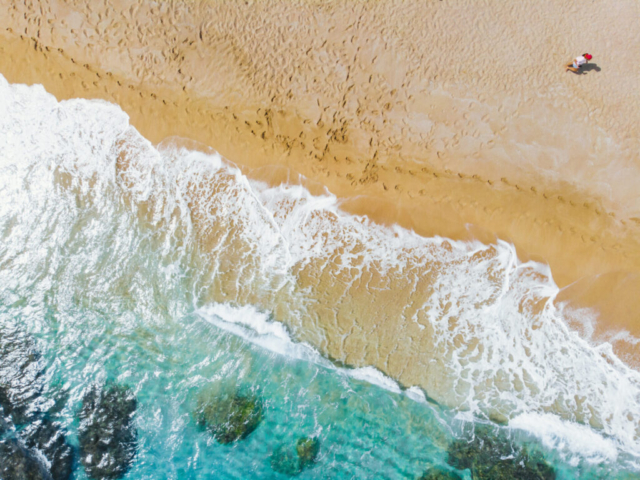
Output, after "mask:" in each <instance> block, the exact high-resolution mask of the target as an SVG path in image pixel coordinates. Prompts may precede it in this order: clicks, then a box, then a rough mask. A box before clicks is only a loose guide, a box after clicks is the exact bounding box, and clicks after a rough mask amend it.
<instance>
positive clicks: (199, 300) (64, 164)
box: [0, 78, 637, 480]
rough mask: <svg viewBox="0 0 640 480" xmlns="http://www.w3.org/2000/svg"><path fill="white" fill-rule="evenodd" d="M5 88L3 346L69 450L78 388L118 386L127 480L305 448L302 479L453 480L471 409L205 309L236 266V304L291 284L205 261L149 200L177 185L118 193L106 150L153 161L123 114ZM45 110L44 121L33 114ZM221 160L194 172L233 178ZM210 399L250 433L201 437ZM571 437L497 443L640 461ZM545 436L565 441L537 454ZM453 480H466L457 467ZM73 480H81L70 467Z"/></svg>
mask: <svg viewBox="0 0 640 480" xmlns="http://www.w3.org/2000/svg"><path fill="white" fill-rule="evenodd" d="M0 80H2V81H4V80H3V79H1V78H0ZM1 86H2V88H3V89H4V90H3V92H4V93H3V95H2V98H3V100H0V113H3V112H4V113H5V114H7V112H9V111H11V115H12V121H11V122H8V121H6V120H5V121H4V123H2V124H0V126H1V127H2V128H1V129H0V139H1V140H2V146H0V198H2V203H1V205H0V332H2V331H3V330H4V331H6V330H7V329H14V328H17V329H18V330H19V331H21V332H23V333H24V334H25V335H26V337H25V338H27V339H30V341H33V342H35V349H36V350H37V351H38V352H39V355H40V357H39V360H38V362H39V365H40V367H41V369H42V372H43V375H42V377H41V378H39V379H38V380H37V382H35V383H37V384H38V385H40V386H41V391H39V399H38V400H37V402H36V403H38V404H39V405H41V406H40V407H39V408H41V409H43V410H45V409H52V411H53V412H54V413H53V415H54V418H55V419H56V420H58V421H59V422H61V425H62V426H63V427H64V430H65V431H66V433H67V441H68V443H69V444H71V445H72V446H73V447H74V448H75V449H77V447H78V427H79V421H78V412H79V410H80V408H81V405H82V398H83V395H84V393H85V392H86V391H87V389H88V388H89V387H91V386H92V385H96V384H97V385H103V384H105V383H107V384H108V383H118V384H122V385H127V386H129V387H131V389H132V390H133V392H134V393H135V396H136V398H137V410H136V412H135V415H134V417H133V425H134V428H135V430H136V431H137V436H138V443H137V453H136V456H135V459H134V461H133V463H132V465H131V468H130V469H129V471H128V473H127V474H126V475H125V477H124V478H127V479H165V478H166V479H210V478H216V479H233V478H274V479H277V478H288V477H287V476H286V475H282V474H279V473H276V472H275V471H274V470H273V469H272V466H271V455H272V453H273V452H274V451H276V450H277V449H278V448H279V447H280V446H281V445H293V444H295V442H296V441H297V439H299V438H301V437H313V438H317V439H318V440H319V442H320V452H319V455H318V457H317V459H316V463H315V464H314V465H313V466H312V467H311V468H308V469H307V470H305V471H303V472H302V473H301V474H300V475H299V477H298V478H301V479H302V478H306V479H310V478H318V479H320V478H322V479H324V478H335V479H342V478H354V479H356V478H357V479H360V478H361V479H372V478H381V479H406V478H409V479H414V478H419V477H420V475H422V474H423V473H424V472H425V471H426V470H427V469H428V468H429V467H431V466H434V465H440V466H445V467H446V468H450V467H448V466H447V461H446V460H447V448H449V446H450V445H451V442H452V441H454V440H455V439H456V438H467V437H466V436H465V435H468V434H469V432H470V430H471V428H472V426H473V423H474V422H478V421H479V420H478V419H477V417H475V416H474V415H473V414H472V413H471V412H470V411H469V410H468V409H464V408H460V409H456V408H444V407H441V406H439V405H438V404H437V403H435V402H434V401H431V400H428V399H427V397H426V396H425V395H424V393H423V392H422V391H421V390H419V389H410V390H401V389H400V388H399V387H398V386H397V384H396V383H395V382H393V381H392V380H391V379H388V378H386V377H384V376H383V375H381V374H380V373H379V372H377V371H375V370H373V369H367V368H364V369H356V370H352V369H349V368H345V367H341V366H337V365H334V364H333V363H331V362H330V361H328V360H327V359H325V358H323V357H322V356H321V355H320V354H318V353H317V352H316V350H315V349H313V348H312V347H310V346H308V345H306V344H304V343H299V342H298V343H296V342H295V341H294V340H292V339H291V338H292V337H294V338H295V335H291V334H290V333H289V332H288V331H287V330H286V329H284V328H283V327H282V326H281V325H280V324H279V323H275V322H274V321H273V320H272V315H271V312H269V311H265V310H264V309H262V308H261V307H254V306H252V302H250V301H245V302H242V303H243V304H244V306H242V305H240V303H239V302H236V301H229V302H219V301H218V302H216V301H213V300H212V298H211V295H210V285H212V284H214V285H215V284H216V283H215V279H216V278H218V277H219V276H221V275H222V276H223V275H224V274H225V272H226V271H232V272H233V271H234V268H235V267H237V268H239V269H240V268H241V269H247V270H250V271H251V272H252V273H251V277H252V282H254V283H249V282H247V281H246V279H244V278H243V277H240V278H239V279H238V280H237V281H236V285H234V287H233V289H234V291H236V292H240V293H239V294H237V295H236V296H237V297H238V298H240V297H243V298H248V297H250V295H248V294H244V295H243V294H242V292H243V291H244V290H245V289H246V290H251V289H257V288H258V287H256V286H255V285H258V286H260V285H261V282H264V283H266V284H268V285H269V288H272V286H273V285H276V287H277V288H275V287H274V288H275V289H276V290H277V291H281V290H283V289H286V288H288V285H289V283H288V282H289V281H290V280H287V279H286V278H285V279H283V277H282V276H281V275H278V274H277V267H278V266H277V265H272V264H269V265H268V270H269V271H268V272H265V273H263V274H262V276H261V274H260V272H261V270H260V268H262V266H260V267H255V268H254V267H253V266H252V264H250V266H249V267H247V266H246V265H247V262H246V257H250V256H251V255H255V256H257V255H259V254H260V252H259V251H257V250H255V251H254V250H251V248H249V247H246V248H245V249H244V250H242V248H241V250H242V252H243V255H245V256H244V257H242V258H243V262H244V263H243V262H240V261H239V260H238V263H234V261H235V260H237V258H238V257H237V255H236V256H231V259H229V258H227V257H226V256H225V255H228V252H227V251H226V250H225V248H226V247H225V248H222V247H221V248H219V249H217V250H216V248H217V247H216V248H213V252H214V253H213V257H212V256H211V255H210V252H211V250H212V249H211V246H210V245H208V244H207V245H204V244H203V243H202V242H199V241H198V237H197V235H196V233H194V231H195V229H194V227H193V222H194V218H195V217H196V216H197V213H196V212H194V211H193V210H192V209H191V210H190V205H189V202H183V203H181V200H180V199H179V198H178V197H179V195H175V198H178V200H175V202H174V203H172V202H170V201H168V200H167V199H166V198H164V197H163V198H160V199H158V198H159V197H161V196H160V195H159V194H158V190H157V189H158V188H159V187H162V189H163V191H166V192H169V193H170V194H171V191H172V189H173V188H176V189H177V188H178V187H177V186H176V185H177V184H178V183H179V182H177V181H173V180H172V181H173V183H172V181H168V182H165V183H162V182H158V183H154V182H155V181H152V180H149V181H148V182H147V183H144V182H142V184H141V185H142V186H139V185H135V186H133V187H132V186H130V185H128V184H127V182H126V179H123V177H122V176H119V175H118V174H117V172H116V170H115V162H116V159H117V158H118V155H119V154H120V152H121V150H114V145H115V144H117V145H121V144H122V142H130V144H131V146H130V147H128V148H129V150H128V151H129V152H135V151H139V150H143V149H144V148H150V147H149V146H148V145H147V144H146V143H145V142H144V141H143V139H140V138H139V136H136V135H137V134H136V132H135V131H132V129H131V128H130V127H128V123H127V122H128V120H127V118H126V116H125V115H124V114H123V113H122V112H120V111H119V110H118V109H117V108H116V107H113V106H110V105H107V104H104V103H102V102H87V101H79V102H77V103H67V104H65V106H64V108H58V107H57V105H58V104H57V102H55V99H52V98H51V97H49V96H46V95H45V94H44V92H43V91H41V90H33V89H27V88H26V87H22V90H11V87H10V86H9V85H7V84H6V83H4V84H2V85H1ZM10 95H13V96H14V97H17V98H18V100H16V99H15V98H14V99H13V100H11V101H9V100H7V98H8V97H9V96H10ZM2 102H4V103H2ZM3 109H4V111H3ZM43 109H44V110H47V109H52V111H53V112H54V114H52V115H50V116H45V115H39V114H38V113H34V112H40V111H41V110H43ZM6 118H7V116H6V115H5V119H6ZM80 124H82V128H80ZM29 129H31V130H30V131H33V132H36V134H34V135H31V136H30V137H29V138H30V139H31V140H30V141H32V143H31V144H29V143H28V142H27V143H25V141H24V137H25V135H26V133H25V132H26V131H27V130H29ZM78 131H79V133H78ZM112 131H117V132H119V133H118V137H117V138H116V139H115V140H114V134H113V133H112ZM27 133H28V132H27ZM143 147H144V148H143ZM178 153H179V152H178ZM187 154H188V153H184V155H187ZM174 155H176V153H175V152H174ZM174 160H175V158H174ZM148 161H149V162H150V164H152V168H150V170H149V172H150V173H148V178H152V177H154V176H161V174H160V173H159V169H160V167H162V168H165V169H166V168H169V167H168V166H166V165H163V164H162V162H163V161H165V160H163V158H161V155H159V154H157V156H156V157H155V158H149V159H148ZM154 162H156V163H154ZM216 162H217V160H212V161H211V163H210V164H207V165H208V166H207V165H205V167H202V165H200V166H199V167H198V168H201V169H204V170H205V171H212V172H217V171H218V170H220V171H231V170H232V167H226V166H225V165H224V164H222V163H219V162H218V163H216ZM207 169H208V170H207ZM154 178H155V177H154ZM170 178H172V179H175V178H176V177H170ZM229 178H231V179H233V178H236V179H237V178H239V177H238V175H237V173H234V174H233V175H230V176H227V177H223V180H224V181H230V180H229ZM239 181H242V182H246V180H242V179H241V180H239ZM197 188H200V185H199V184H198V187H197ZM154 189H155V190H154ZM132 191H133V192H134V193H131V192H132ZM216 191H217V190H215V189H213V190H211V191H209V194H211V195H216ZM136 195H137V196H136ZM171 195H173V194H171ZM171 195H170V196H171ZM172 198H173V197H172ZM141 199H142V200H141ZM227 207H228V209H229V212H233V210H234V209H238V208H240V207H242V205H240V207H239V206H238V205H237V204H232V203H229V204H228V205H227ZM216 208H219V207H216ZM229 212H227V213H226V215H229V216H231V215H232V214H231V213H229ZM216 228H217V227H216ZM232 236H233V233H228V232H227V233H225V238H228V237H232ZM264 241H265V243H268V241H269V240H268V239H267V238H266V236H265V239H264ZM218 245H222V243H218ZM225 245H226V244H225ZM223 247H224V245H223ZM243 248H244V247H243ZM274 248H275V247H274ZM236 253H237V252H236ZM234 259H235V260H234ZM225 262H226V263H225ZM214 263H215V264H216V265H217V268H218V269H217V270H214V269H212V268H210V265H211V264H214ZM220 265H223V266H222V267H220ZM252 268H253V270H251V269H252ZM225 269H226V270H225ZM273 271H275V272H276V274H273V276H269V275H271V272H273ZM220 272H222V273H220ZM256 272H257V273H256ZM253 277H257V280H256V279H255V278H253ZM224 285H226V284H224ZM224 285H223V286H222V287H219V288H221V289H223V288H227V287H225V286H224ZM25 342H26V341H25ZM25 345H26V343H25ZM16 348H18V349H19V348H21V347H20V346H18V347H16ZM25 348H26V347H25ZM7 371H10V370H6V371H3V372H4V373H3V374H6V372H7ZM14 373H15V372H14ZM363 379H368V380H369V381H364V380H363ZM0 380H4V379H0ZM633 382H634V380H633V379H631V380H629V385H631V386H633V385H634V383H633ZM35 383H34V385H35ZM220 383H225V384H233V385H236V386H238V387H239V388H240V389H241V390H243V391H245V392H250V393H251V394H253V395H255V396H256V397H258V398H259V399H261V401H262V402H263V405H264V418H263V421H262V422H261V423H260V424H259V426H258V428H257V429H256V430H255V431H254V432H252V433H251V434H250V435H249V436H248V437H247V438H246V439H244V440H241V441H237V442H235V443H232V444H230V445H222V444H219V443H218V442H216V440H215V439H213V438H212V437H211V436H210V435H209V434H208V433H207V432H206V431H202V429H200V428H198V426H197V425H196V421H195V419H194V415H193V412H194V409H195V407H196V403H197V399H198V396H199V395H200V394H201V392H203V391H206V390H207V388H208V387H209V386H211V385H212V384H213V385H215V384H220ZM629 388H631V387H629ZM427 393H428V392H427ZM532 408H533V407H532ZM545 418H546V417H545ZM567 424H568V425H570V427H569V430H568V431H569V434H567V433H566V432H564V431H563V432H559V430H558V431H557V432H556V431H552V432H551V433H550V434H547V435H546V436H545V435H543V434H541V433H540V432H536V431H535V430H531V429H529V430H527V429H526V428H510V427H508V426H502V427H499V426H497V425H492V426H491V428H493V429H494V433H495V434H496V435H497V434H498V431H501V434H504V435H507V436H508V437H509V438H510V439H511V440H512V441H513V442H514V444H516V445H526V446H527V448H528V450H529V451H530V452H539V453H540V454H542V455H543V456H544V458H545V459H546V461H547V462H549V463H550V464H552V465H553V466H554V467H555V469H556V474H557V478H559V479H571V478H594V479H596V478H602V479H605V478H620V479H626V478H635V477H634V475H635V474H634V473H632V472H633V471H636V470H635V469H636V468H637V467H636V463H635V462H636V461H637V457H635V456H634V455H633V454H632V453H629V452H628V451H625V450H624V449H623V448H622V447H619V446H618V443H616V442H617V441H618V439H617V437H615V436H614V435H608V434H602V433H601V432H598V431H597V430H595V429H590V428H589V427H587V426H585V425H581V424H578V423H571V422H567V423H562V422H561V421H558V423H557V425H558V426H557V428H558V429H560V428H565V427H566V425H567ZM548 428H556V427H548ZM572 428H573V429H574V430H571V429H572ZM621 428H622V431H623V434H626V433H624V432H626V431H627V430H624V429H625V428H627V427H625V426H624V425H623V426H622V427H621ZM572 432H573V435H574V437H579V436H583V439H586V440H585V441H586V442H587V443H589V445H587V447H588V448H586V449H585V450H586V451H587V452H586V453H585V454H584V455H582V456H581V455H580V454H579V452H578V453H576V448H570V446H567V444H568V443H571V442H570V441H567V440H566V438H568V437H567V435H569V436H571V434H572ZM585 432H586V433H585ZM547 433H548V432H547ZM18 434H19V432H16V431H10V432H9V433H5V436H12V435H18ZM623 434H620V435H621V436H623ZM550 437H551V438H554V439H556V440H557V439H560V440H557V442H556V443H555V444H551V443H549V442H548V441H547V442H546V443H545V441H544V440H545V439H548V438H550ZM563 439H565V440H563ZM576 440H580V439H578V438H576ZM629 441H630V442H631V443H632V442H633V439H631V440H629ZM562 442H564V444H563V443H562ZM76 451H77V450H76ZM594 452H595V453H594ZM594 459H595V460H594ZM625 472H628V473H625ZM458 474H460V475H461V476H462V477H463V478H465V479H470V478H471V471H470V470H468V469H467V470H464V471H459V472H458ZM74 478H77V479H84V478H87V477H86V475H85V473H84V470H83V467H82V465H80V463H79V462H78V459H77V457H76V461H75V473H74ZM5 480H7V479H5Z"/></svg>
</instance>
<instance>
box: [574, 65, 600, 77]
mask: <svg viewBox="0 0 640 480" xmlns="http://www.w3.org/2000/svg"><path fill="white" fill-rule="evenodd" d="M592 70H595V71H596V72H599V71H600V70H602V69H601V68H600V67H599V66H598V65H597V64H596V63H587V64H586V65H583V66H582V68H581V69H579V70H578V71H577V72H574V71H572V70H569V71H570V72H571V73H574V74H576V75H586V74H587V73H588V72H590V71H592Z"/></svg>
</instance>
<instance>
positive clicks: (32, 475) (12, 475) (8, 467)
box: [0, 438, 52, 480]
mask: <svg viewBox="0 0 640 480" xmlns="http://www.w3.org/2000/svg"><path fill="white" fill-rule="evenodd" d="M0 478H2V479H3V480H4V479H6V480H14V479H15V480H52V477H51V475H50V474H49V472H48V471H47V469H46V467H45V466H44V465H43V464H42V462H41V461H40V459H39V458H38V457H37V456H36V455H35V454H34V453H33V452H31V451H29V450H28V449H27V448H26V447H25V446H24V445H22V443H21V442H20V441H18V440H17V439H15V438H11V439H8V440H2V441H0Z"/></svg>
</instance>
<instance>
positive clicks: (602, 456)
mask: <svg viewBox="0 0 640 480" xmlns="http://www.w3.org/2000/svg"><path fill="white" fill-rule="evenodd" d="M509 426H510V427H512V428H516V429H520V430H526V431H528V432H532V433H533V434H534V435H535V436H536V437H538V438H539V439H540V441H541V442H542V444H543V445H544V446H545V447H546V448H548V449H549V450H554V451H557V452H559V453H561V454H562V455H563V456H564V457H565V459H566V460H567V461H568V462H569V463H570V464H572V465H574V466H577V465H578V464H579V462H580V461H581V460H582V459H584V460H586V461H587V462H589V463H592V464H599V463H602V462H611V463H613V462H615V461H616V460H617V459H618V449H617V448H616V444H615V442H614V441H612V440H611V439H608V438H604V437H603V436H602V435H600V434H598V433H597V432H595V431H594V430H593V429H591V428H589V427H587V426H585V425H580V424H577V423H573V422H567V421H564V420H562V419H561V418H558V416H556V415H550V414H539V413H526V414H523V415H519V416H518V417H516V418H514V419H512V420H511V421H510V422H509Z"/></svg>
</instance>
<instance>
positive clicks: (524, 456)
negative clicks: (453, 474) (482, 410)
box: [447, 431, 556, 480]
mask: <svg viewBox="0 0 640 480" xmlns="http://www.w3.org/2000/svg"><path fill="white" fill-rule="evenodd" d="M447 463H449V465H451V466H452V467H455V468H457V469H459V470H464V469H467V468H469V469H471V477H472V478H473V479H474V480H555V478H556V473H555V470H554V469H553V467H551V466H550V465H549V464H547V463H546V462H545V461H544V459H542V458H541V457H539V456H537V455H529V453H528V452H527V451H526V450H525V449H520V448H516V447H514V446H512V445H511V444H510V443H509V442H508V441H506V440H504V439H501V438H498V437H496V436H493V435H491V434H488V433H487V432H483V431H480V432H476V435H475V436H474V438H473V440H471V441H470V442H467V441H465V440H456V441H454V442H453V443H452V444H451V445H450V446H449V449H448V459H447Z"/></svg>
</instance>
